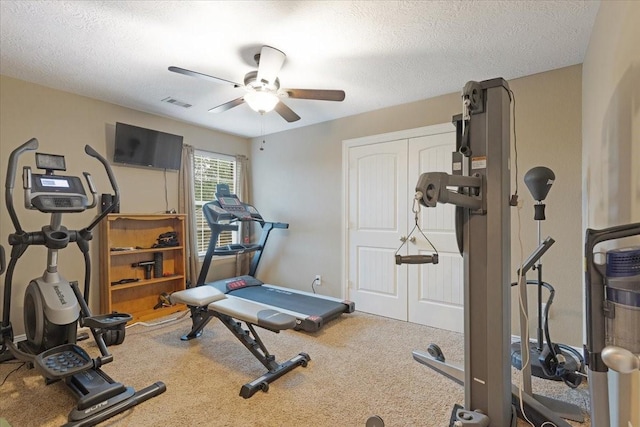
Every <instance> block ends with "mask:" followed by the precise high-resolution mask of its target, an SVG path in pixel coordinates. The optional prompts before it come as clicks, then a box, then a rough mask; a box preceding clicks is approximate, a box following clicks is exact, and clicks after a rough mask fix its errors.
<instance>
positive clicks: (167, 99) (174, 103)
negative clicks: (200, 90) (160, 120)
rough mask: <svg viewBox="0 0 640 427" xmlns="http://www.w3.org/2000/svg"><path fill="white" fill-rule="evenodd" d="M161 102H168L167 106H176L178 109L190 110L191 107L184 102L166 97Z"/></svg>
mask: <svg viewBox="0 0 640 427" xmlns="http://www.w3.org/2000/svg"><path fill="white" fill-rule="evenodd" d="M162 102H168V103H169V104H173V105H177V106H178V107H182V108H190V107H192V105H191V104H187V103H186V102H182V101H178V100H177V99H175V98H172V97H168V98H165V99H163V100H162Z"/></svg>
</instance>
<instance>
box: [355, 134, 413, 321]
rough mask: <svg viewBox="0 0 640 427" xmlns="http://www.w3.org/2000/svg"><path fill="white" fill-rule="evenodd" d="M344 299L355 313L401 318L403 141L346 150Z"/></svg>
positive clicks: (403, 300)
mask: <svg viewBox="0 0 640 427" xmlns="http://www.w3.org/2000/svg"><path fill="white" fill-rule="evenodd" d="M348 157H349V159H348V167H349V171H348V179H349V183H348V202H349V207H348V218H349V221H348V247H349V261H348V269H349V271H348V277H349V283H350V288H349V299H351V300H352V301H354V302H355V304H356V307H357V309H358V310H359V311H364V312H367V313H372V314H378V315H382V316H387V317H392V318H395V319H401V320H406V318H407V287H406V281H407V276H406V270H405V271H400V270H398V269H396V268H395V263H394V256H393V255H394V253H395V251H396V250H397V248H398V246H399V245H400V241H399V238H400V237H401V236H403V235H406V228H407V213H406V205H405V204H403V203H399V201H401V200H406V198H407V174H406V166H405V165H406V157H407V141H406V140H400V141H391V142H383V143H378V144H371V145H365V146H357V147H351V148H349V150H348Z"/></svg>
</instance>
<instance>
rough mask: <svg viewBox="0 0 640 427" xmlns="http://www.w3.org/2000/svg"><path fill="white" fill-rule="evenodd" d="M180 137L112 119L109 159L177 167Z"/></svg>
mask: <svg viewBox="0 0 640 427" xmlns="http://www.w3.org/2000/svg"><path fill="white" fill-rule="evenodd" d="M182 139H183V138H182V137H181V136H179V135H172V134H170V133H165V132H160V131H157V130H152V129H145V128H141V127H138V126H133V125H128V124H126V123H119V122H116V143H115V149H114V152H113V162H114V163H121V164H125V165H134V166H146V167H152V168H157V169H170V170H180V160H181V158H182Z"/></svg>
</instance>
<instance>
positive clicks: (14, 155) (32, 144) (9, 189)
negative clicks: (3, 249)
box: [4, 138, 39, 233]
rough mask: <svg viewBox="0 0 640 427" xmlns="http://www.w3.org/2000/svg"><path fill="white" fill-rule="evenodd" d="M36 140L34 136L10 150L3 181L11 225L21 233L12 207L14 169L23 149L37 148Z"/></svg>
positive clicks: (20, 227) (16, 167) (31, 149)
mask: <svg viewBox="0 0 640 427" xmlns="http://www.w3.org/2000/svg"><path fill="white" fill-rule="evenodd" d="M38 146H39V144H38V140H37V139H36V138H31V139H30V140H29V141H27V142H25V143H24V144H22V145H21V146H19V147H18V148H16V149H15V150H13V151H12V152H11V155H10V156H9V163H8V165H7V179H6V181H5V184H4V185H5V189H6V190H5V202H6V205H7V210H8V211H9V216H10V217H11V222H13V226H14V228H15V229H16V233H22V232H23V230H22V226H21V225H20V221H19V220H18V215H16V211H15V209H14V207H13V187H14V184H15V180H16V170H17V169H18V158H19V157H20V156H21V155H22V154H23V153H24V152H25V151H33V150H37V149H38Z"/></svg>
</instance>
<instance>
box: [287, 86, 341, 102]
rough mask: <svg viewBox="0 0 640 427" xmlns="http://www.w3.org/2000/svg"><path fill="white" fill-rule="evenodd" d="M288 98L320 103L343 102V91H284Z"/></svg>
mask: <svg viewBox="0 0 640 427" xmlns="http://www.w3.org/2000/svg"><path fill="white" fill-rule="evenodd" d="M284 91H285V92H287V94H288V95H289V98H297V99H317V100H320V101H344V97H345V93H344V91H343V90H324V89H284Z"/></svg>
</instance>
